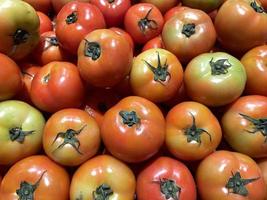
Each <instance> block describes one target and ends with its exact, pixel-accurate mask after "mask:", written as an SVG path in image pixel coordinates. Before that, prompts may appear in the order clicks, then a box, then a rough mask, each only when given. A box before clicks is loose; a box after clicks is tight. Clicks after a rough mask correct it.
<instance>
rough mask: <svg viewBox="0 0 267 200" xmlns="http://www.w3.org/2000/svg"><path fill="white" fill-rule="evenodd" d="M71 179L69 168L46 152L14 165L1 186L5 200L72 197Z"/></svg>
mask: <svg viewBox="0 0 267 200" xmlns="http://www.w3.org/2000/svg"><path fill="white" fill-rule="evenodd" d="M69 185H70V180H69V176H68V173H67V172H66V170H65V169H64V168H63V167H61V166H59V165H57V164H56V163H54V162H53V161H51V160H50V159H49V158H48V157H46V156H42V155H36V156H30V157H27V158H25V159H23V160H20V161H19V162H17V163H16V164H14V165H13V166H12V167H11V168H10V169H9V170H8V172H7V174H6V175H5V176H4V178H3V181H2V184H1V187H0V199H1V200H17V199H21V200H24V199H25V200H26V199H32V200H33V199H38V200H47V199H49V200H68V193H69Z"/></svg>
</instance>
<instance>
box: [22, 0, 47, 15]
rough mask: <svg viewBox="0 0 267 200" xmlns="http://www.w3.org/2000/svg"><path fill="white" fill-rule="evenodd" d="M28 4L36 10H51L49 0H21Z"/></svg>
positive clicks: (45, 11)
mask: <svg viewBox="0 0 267 200" xmlns="http://www.w3.org/2000/svg"><path fill="white" fill-rule="evenodd" d="M23 1H25V2H27V3H28V4H30V5H31V6H32V7H33V8H34V9H35V10H36V11H40V12H43V13H45V14H48V13H49V12H51V10H52V3H51V0H37V1H36V0H23Z"/></svg>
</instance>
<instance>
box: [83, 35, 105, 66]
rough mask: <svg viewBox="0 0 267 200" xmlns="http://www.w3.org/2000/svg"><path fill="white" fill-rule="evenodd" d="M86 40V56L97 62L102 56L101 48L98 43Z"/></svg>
mask: <svg viewBox="0 0 267 200" xmlns="http://www.w3.org/2000/svg"><path fill="white" fill-rule="evenodd" d="M84 40H85V45H84V56H86V57H90V58H92V60H94V61H95V60H97V59H98V58H99V57H100V55H101V47H100V45H99V44H98V43H97V42H89V41H88V40H86V39H84Z"/></svg>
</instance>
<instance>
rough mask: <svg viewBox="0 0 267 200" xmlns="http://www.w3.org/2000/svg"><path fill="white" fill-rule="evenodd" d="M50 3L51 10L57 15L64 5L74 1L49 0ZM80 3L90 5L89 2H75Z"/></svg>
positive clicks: (86, 0)
mask: <svg viewBox="0 0 267 200" xmlns="http://www.w3.org/2000/svg"><path fill="white" fill-rule="evenodd" d="M50 1H51V2H52V6H53V9H54V11H55V12H56V13H58V12H59V11H60V10H61V9H62V7H63V6H64V5H66V4H67V3H69V2H71V1H74V0H50ZM76 1H80V2H87V3H90V1H91V0H76Z"/></svg>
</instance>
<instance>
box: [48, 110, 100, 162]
mask: <svg viewBox="0 0 267 200" xmlns="http://www.w3.org/2000/svg"><path fill="white" fill-rule="evenodd" d="M100 141H101V139H100V132H99V127H98V124H97V123H96V121H95V119H94V118H92V117H91V116H89V115H88V114H87V112H85V111H83V110H80V109H73V108H72V109H71V108H69V109H62V110H60V111H58V112H56V113H54V114H53V115H52V116H51V117H50V118H49V119H48V121H47V123H46V124H45V128H44V134H43V148H44V150H45V153H46V154H47V155H48V156H49V157H50V158H51V159H53V160H54V161H56V162H57V163H59V164H61V165H66V166H77V165H80V164H81V163H83V162H84V161H86V160H88V159H89V158H91V157H92V156H94V155H95V154H96V153H97V151H98V148H99V146H100Z"/></svg>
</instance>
